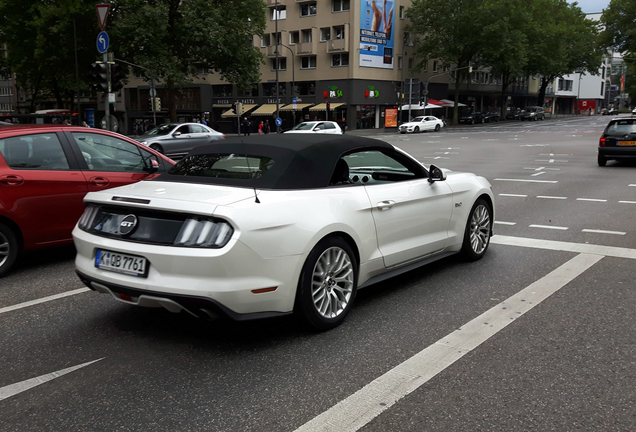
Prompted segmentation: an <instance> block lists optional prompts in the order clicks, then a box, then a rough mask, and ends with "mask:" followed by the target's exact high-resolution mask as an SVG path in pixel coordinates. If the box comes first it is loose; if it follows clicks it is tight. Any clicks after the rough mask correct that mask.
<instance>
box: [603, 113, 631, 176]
mask: <svg viewBox="0 0 636 432" xmlns="http://www.w3.org/2000/svg"><path fill="white" fill-rule="evenodd" d="M627 158H636V118H633V117H625V118H615V119H612V120H610V122H609V123H608V124H607V126H606V127H605V130H604V131H603V135H601V138H600V139H599V142H598V165H599V166H605V165H606V164H607V161H608V160H612V159H627Z"/></svg>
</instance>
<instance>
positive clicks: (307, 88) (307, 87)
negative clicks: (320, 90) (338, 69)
mask: <svg viewBox="0 0 636 432" xmlns="http://www.w3.org/2000/svg"><path fill="white" fill-rule="evenodd" d="M296 86H298V94H300V95H301V96H314V95H315V94H316V83H315V82H313V81H307V82H298V83H296Z"/></svg>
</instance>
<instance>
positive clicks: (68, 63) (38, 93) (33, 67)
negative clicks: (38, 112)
mask: <svg viewBox="0 0 636 432" xmlns="http://www.w3.org/2000/svg"><path fill="white" fill-rule="evenodd" d="M74 25H75V30H76V31H75V32H74ZM96 28H97V18H96V16H95V3H94V2H93V1H88V0H63V1H43V0H0V43H6V44H7V46H8V51H7V57H6V58H3V59H0V71H1V72H2V73H3V74H8V73H11V72H14V73H15V74H16V77H17V81H18V86H20V87H23V88H26V89H28V90H29V91H28V93H29V94H30V95H31V111H33V110H35V108H36V106H37V103H38V101H39V100H43V99H49V98H55V99H56V101H57V105H58V107H59V108H66V107H69V106H70V107H71V108H73V106H74V105H73V104H74V99H75V94H76V90H77V82H76V79H75V42H76V41H75V38H74V33H75V34H77V47H78V49H77V56H78V63H79V64H80V68H79V72H80V80H81V82H80V87H81V88H86V85H85V84H84V81H85V79H86V78H87V75H88V68H87V65H88V64H89V63H90V62H92V61H93V59H94V57H95V51H96V49H95V37H96V35H97V33H96V31H95V30H96Z"/></svg>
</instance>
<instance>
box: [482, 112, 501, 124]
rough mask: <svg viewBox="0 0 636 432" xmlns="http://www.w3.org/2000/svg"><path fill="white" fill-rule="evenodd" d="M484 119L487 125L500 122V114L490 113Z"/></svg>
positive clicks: (485, 114)
mask: <svg viewBox="0 0 636 432" xmlns="http://www.w3.org/2000/svg"><path fill="white" fill-rule="evenodd" d="M484 119H485V120H486V123H494V122H498V121H499V113H498V112H496V111H490V112H487V113H484Z"/></svg>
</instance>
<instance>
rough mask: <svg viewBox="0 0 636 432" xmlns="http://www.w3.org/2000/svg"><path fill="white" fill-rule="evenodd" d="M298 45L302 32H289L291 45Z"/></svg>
mask: <svg viewBox="0 0 636 432" xmlns="http://www.w3.org/2000/svg"><path fill="white" fill-rule="evenodd" d="M297 43H300V32H299V31H293V32H289V44H290V45H296V44H297Z"/></svg>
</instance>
